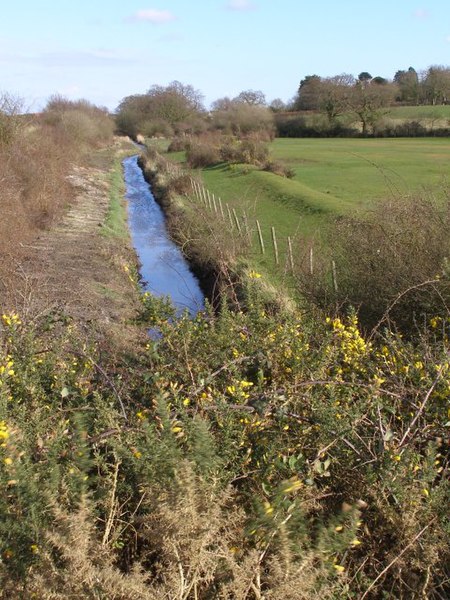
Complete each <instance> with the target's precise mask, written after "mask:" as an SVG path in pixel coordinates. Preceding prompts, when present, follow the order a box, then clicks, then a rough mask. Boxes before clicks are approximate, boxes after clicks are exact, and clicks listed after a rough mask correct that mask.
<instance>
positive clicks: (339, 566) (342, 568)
mask: <svg viewBox="0 0 450 600" xmlns="http://www.w3.org/2000/svg"><path fill="white" fill-rule="evenodd" d="M333 567H334V568H335V569H336V571H337V572H338V573H343V572H344V571H345V567H343V566H342V565H333Z"/></svg>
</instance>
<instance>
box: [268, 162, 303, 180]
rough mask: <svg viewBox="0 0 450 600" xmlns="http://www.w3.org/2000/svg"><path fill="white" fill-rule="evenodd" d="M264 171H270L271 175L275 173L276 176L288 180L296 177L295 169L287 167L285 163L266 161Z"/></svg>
mask: <svg viewBox="0 0 450 600" xmlns="http://www.w3.org/2000/svg"><path fill="white" fill-rule="evenodd" d="M262 169H263V171H268V172H269V173H274V174H275V175H281V177H287V178H288V179H292V178H293V177H295V171H294V169H292V168H290V167H287V166H286V165H284V164H283V163H280V162H277V161H275V160H268V161H266V162H265V163H264V165H263V168H262Z"/></svg>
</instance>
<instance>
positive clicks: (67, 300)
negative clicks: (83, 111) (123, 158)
mask: <svg viewBox="0 0 450 600" xmlns="http://www.w3.org/2000/svg"><path fill="white" fill-rule="evenodd" d="M113 154H114V153H113V152H111V155H110V156H109V157H108V159H107V160H104V159H103V160H101V161H97V162H100V164H101V167H100V168H99V167H98V166H96V167H94V166H91V167H79V166H78V167H74V169H73V172H72V173H71V174H70V175H69V177H68V179H69V181H70V182H71V184H72V185H73V186H74V188H75V190H76V197H75V200H74V202H73V204H72V205H71V207H70V208H69V209H68V211H67V212H66V213H65V214H64V216H63V217H62V219H61V220H60V221H59V222H58V223H56V224H55V225H54V227H53V228H51V229H50V230H48V231H46V232H44V233H42V234H41V235H40V237H39V238H38V239H36V240H35V241H34V242H33V243H32V244H30V245H29V246H27V247H26V250H27V251H28V256H27V258H26V259H25V260H24V261H23V262H22V263H21V264H20V265H19V266H18V268H17V270H16V271H17V273H18V280H19V283H18V284H17V285H16V286H15V287H14V290H15V293H14V295H15V298H14V304H15V306H16V307H17V309H18V310H19V311H21V312H22V314H26V313H30V314H37V313H43V312H44V313H45V312H47V311H48V312H52V311H59V312H63V313H64V314H65V315H67V316H68V317H71V318H73V319H75V320H76V321H78V322H82V323H85V324H89V323H95V326H96V327H97V326H100V327H109V326H114V325H120V324H123V323H125V322H126V321H127V320H128V319H129V318H130V317H131V316H132V315H133V314H134V312H135V309H136V305H137V304H136V303H137V294H136V289H135V287H134V286H133V284H132V283H131V282H130V279H129V276H128V274H127V272H126V269H125V266H126V265H127V264H130V263H134V262H135V261H136V258H135V255H134V252H133V251H132V250H131V247H130V243H129V241H128V240H123V239H120V238H113V237H108V236H106V235H105V234H104V233H105V229H104V224H105V220H106V217H107V214H108V208H109V188H110V183H109V179H110V169H111V164H112V158H113ZM102 163H103V164H102Z"/></svg>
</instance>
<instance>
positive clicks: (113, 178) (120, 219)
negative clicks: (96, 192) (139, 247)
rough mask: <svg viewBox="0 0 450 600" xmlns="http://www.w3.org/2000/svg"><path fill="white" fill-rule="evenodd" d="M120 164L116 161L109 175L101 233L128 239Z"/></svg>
mask: <svg viewBox="0 0 450 600" xmlns="http://www.w3.org/2000/svg"><path fill="white" fill-rule="evenodd" d="M124 194H125V184H124V181H123V176H122V163H121V160H120V159H116V160H115V161H114V164H113V166H112V169H111V172H110V175H109V208H108V213H107V215H106V220H105V223H104V225H103V229H102V232H103V233H104V235H106V236H112V237H118V238H122V239H128V237H129V232H128V226H127V209H126V204H125V199H124Z"/></svg>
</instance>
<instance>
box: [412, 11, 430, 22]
mask: <svg viewBox="0 0 450 600" xmlns="http://www.w3.org/2000/svg"><path fill="white" fill-rule="evenodd" d="M414 16H415V17H416V19H421V20H425V19H428V17H429V16H430V13H429V12H428V10H427V9H426V8H418V9H417V10H415V11H414Z"/></svg>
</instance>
